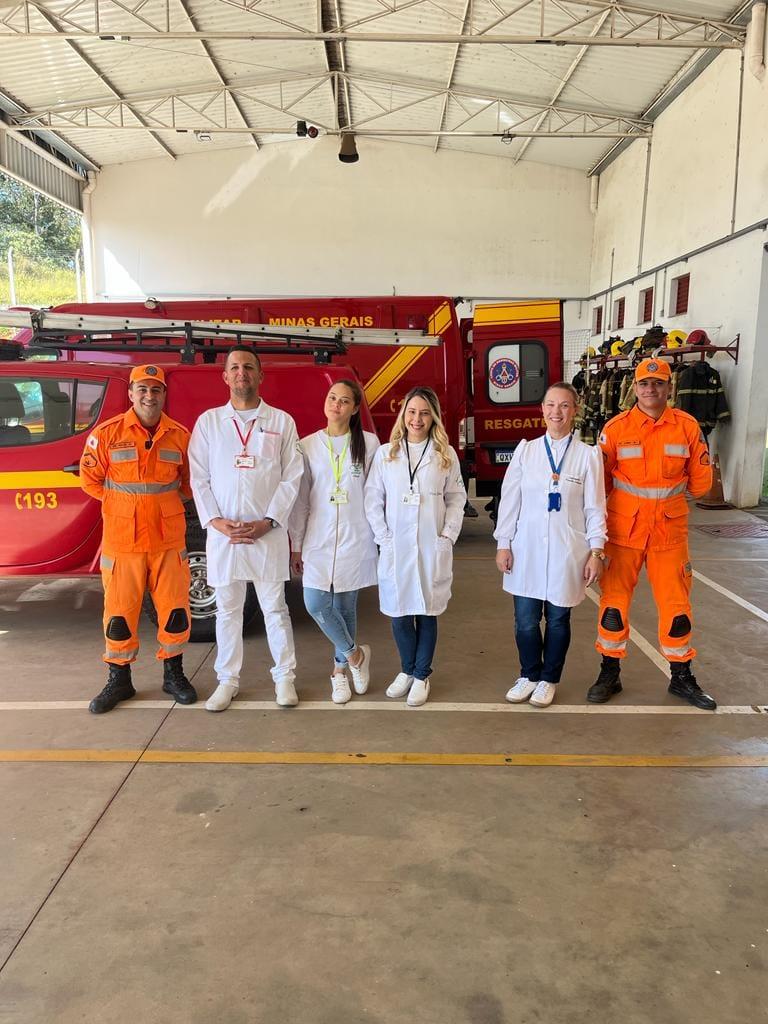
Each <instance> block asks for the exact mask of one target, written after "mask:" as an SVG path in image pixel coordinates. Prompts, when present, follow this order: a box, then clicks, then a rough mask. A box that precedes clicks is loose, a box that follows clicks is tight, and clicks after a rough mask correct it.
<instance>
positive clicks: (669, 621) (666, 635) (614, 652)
mask: <svg viewBox="0 0 768 1024" xmlns="http://www.w3.org/2000/svg"><path fill="white" fill-rule="evenodd" d="M605 553H606V555H608V556H609V558H610V563H609V564H608V568H607V569H606V570H605V572H604V573H603V575H602V577H601V579H600V613H599V617H598V627H597V642H596V644H595V647H596V648H597V650H598V651H599V652H600V653H601V654H605V655H608V657H611V658H624V657H625V656H626V653H627V641H628V640H629V609H630V606H631V604H632V597H633V596H634V590H635V587H636V586H637V580H638V577H639V575H640V569H641V568H642V566H643V563H645V568H646V571H647V573H648V580H649V582H650V584H651V589H652V590H653V599H654V601H655V602H656V610H657V612H658V616H659V650H660V651H661V653H662V654H663V655H664V657H665V658H666V659H667V661H680V662H682V661H690V660H691V659H692V658H694V657H695V656H696V651H695V650H694V648H693V647H691V630H692V628H693V616H692V613H691V601H690V594H691V582H692V572H691V563H690V560H689V558H688V543H687V541H685V542H683V543H682V544H677V545H675V546H674V547H670V548H663V549H660V550H656V549H653V548H651V549H646V550H643V549H642V548H628V547H623V546H622V545H620V544H613V543H611V541H609V542H608V543H607V544H606V547H605Z"/></svg>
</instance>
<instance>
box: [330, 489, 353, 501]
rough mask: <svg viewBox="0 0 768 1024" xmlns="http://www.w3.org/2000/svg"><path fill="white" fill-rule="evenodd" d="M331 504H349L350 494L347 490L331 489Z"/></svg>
mask: <svg viewBox="0 0 768 1024" xmlns="http://www.w3.org/2000/svg"><path fill="white" fill-rule="evenodd" d="M331 504H332V505H348V504H349V494H348V493H347V491H342V490H338V491H331Z"/></svg>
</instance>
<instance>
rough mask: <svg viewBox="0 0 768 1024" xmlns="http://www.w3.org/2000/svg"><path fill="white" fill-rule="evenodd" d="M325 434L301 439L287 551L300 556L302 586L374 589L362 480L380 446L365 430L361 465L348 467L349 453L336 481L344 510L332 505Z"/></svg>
mask: <svg viewBox="0 0 768 1024" xmlns="http://www.w3.org/2000/svg"><path fill="white" fill-rule="evenodd" d="M328 441H329V438H328V435H327V434H326V432H325V431H324V430H318V431H317V432H316V433H314V434H310V435H309V436H308V437H303V438H302V439H301V450H302V452H303V454H304V475H303V476H302V478H301V485H300V487H299V496H298V498H297V499H296V504H295V505H294V506H293V511H292V512H291V518H290V521H289V524H288V532H289V533H290V535H291V548H292V549H293V550H294V551H301V556H302V559H303V561H304V578H303V579H304V586H305V587H311V588H312V589H314V590H324V591H330V589H331V587H333V590H334V591H335V592H336V593H342V592H344V591H348V590H360V589H362V588H363V587H372V586H373V585H374V584H375V583H376V560H377V553H376V543H375V541H374V539H373V531H372V530H371V527H370V526H369V524H368V520H367V519H366V516H365V504H364V492H365V481H366V477H367V476H368V472H369V470H370V468H371V462H372V461H373V456H374V454H375V453H376V449H377V448H378V447H379V439H378V438H377V437H376V435H375V434H370V433H368V431H365V465H363V466H361V465H359V464H358V463H354V464H353V462H352V453H351V452H350V451H349V449H347V453H346V456H345V458H344V465H343V467H342V471H341V479H340V481H339V484H340V487H341V489H342V490H344V491H346V492H347V496H348V498H349V501H348V503H347V504H345V505H335V504H333V502H331V493H332V492H333V491H334V490H335V489H336V477H335V476H334V474H333V469H332V466H331V456H330V454H329V452H328Z"/></svg>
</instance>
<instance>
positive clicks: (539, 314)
mask: <svg viewBox="0 0 768 1024" xmlns="http://www.w3.org/2000/svg"><path fill="white" fill-rule="evenodd" d="M559 319H560V303H559V302H558V301H556V300H555V299H551V300H546V301H544V302H504V303H498V304H496V305H488V306H475V309H474V312H473V314H472V321H473V325H474V326H477V327H480V326H482V327H494V326H497V325H499V326H501V325H503V324H519V323H539V324H540V323H555V322H556V321H558V320H559Z"/></svg>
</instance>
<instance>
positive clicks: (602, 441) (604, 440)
mask: <svg viewBox="0 0 768 1024" xmlns="http://www.w3.org/2000/svg"><path fill="white" fill-rule="evenodd" d="M597 440H598V443H599V444H607V442H608V435H607V434H606V433H605V431H603V432H602V434H601V435H600V437H599V438H598V439H597Z"/></svg>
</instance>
